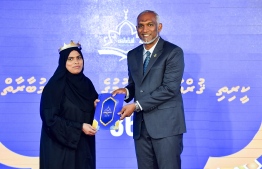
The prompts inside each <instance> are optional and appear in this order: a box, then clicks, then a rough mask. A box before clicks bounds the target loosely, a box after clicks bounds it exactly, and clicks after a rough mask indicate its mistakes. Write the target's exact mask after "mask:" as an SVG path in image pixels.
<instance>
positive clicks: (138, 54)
mask: <svg viewBox="0 0 262 169" xmlns="http://www.w3.org/2000/svg"><path fill="white" fill-rule="evenodd" d="M143 51H144V48H143V45H141V47H140V48H139V50H137V52H136V55H135V56H136V63H138V75H139V77H138V79H142V78H143Z"/></svg>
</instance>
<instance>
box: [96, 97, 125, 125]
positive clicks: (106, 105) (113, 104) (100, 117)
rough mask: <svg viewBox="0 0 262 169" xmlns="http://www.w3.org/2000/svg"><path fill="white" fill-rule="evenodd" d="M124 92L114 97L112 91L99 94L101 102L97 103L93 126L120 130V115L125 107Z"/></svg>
mask: <svg viewBox="0 0 262 169" xmlns="http://www.w3.org/2000/svg"><path fill="white" fill-rule="evenodd" d="M124 98H125V95H124V94H117V95H115V96H114V97H113V96H112V94H111V93H102V94H99V96H98V99H99V100H100V102H98V103H97V105H96V111H95V117H94V121H93V124H92V126H93V127H95V128H96V129H98V130H118V124H119V118H120V117H119V115H118V114H117V113H118V112H120V110H121V109H122V107H123V103H124Z"/></svg>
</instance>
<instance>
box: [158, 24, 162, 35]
mask: <svg viewBox="0 0 262 169" xmlns="http://www.w3.org/2000/svg"><path fill="white" fill-rule="evenodd" d="M161 30H162V23H159V24H158V33H159V32H160V31H161Z"/></svg>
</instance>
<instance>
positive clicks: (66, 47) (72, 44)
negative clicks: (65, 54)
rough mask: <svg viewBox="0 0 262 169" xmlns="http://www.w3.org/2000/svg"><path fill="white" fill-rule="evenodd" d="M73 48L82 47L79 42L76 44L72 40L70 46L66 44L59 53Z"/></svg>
mask: <svg viewBox="0 0 262 169" xmlns="http://www.w3.org/2000/svg"><path fill="white" fill-rule="evenodd" d="M73 47H78V48H81V45H80V43H79V42H77V43H74V42H73V41H72V40H71V41H70V43H69V44H65V43H64V46H62V47H61V48H59V49H58V52H61V51H62V50H65V49H68V48H73Z"/></svg>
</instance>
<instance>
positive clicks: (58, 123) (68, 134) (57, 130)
mask: <svg viewBox="0 0 262 169" xmlns="http://www.w3.org/2000/svg"><path fill="white" fill-rule="evenodd" d="M40 115H41V119H42V121H43V127H44V129H45V130H46V132H47V134H48V135H49V136H50V137H51V138H52V139H54V140H56V141H58V142H59V143H60V144H62V145H64V146H67V147H70V148H73V149H76V148H77V144H78V142H79V140H80V136H81V133H82V125H83V124H81V123H78V122H73V121H69V120H66V119H63V118H61V117H60V116H58V115H59V109H58V108H50V109H43V110H40Z"/></svg>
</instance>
